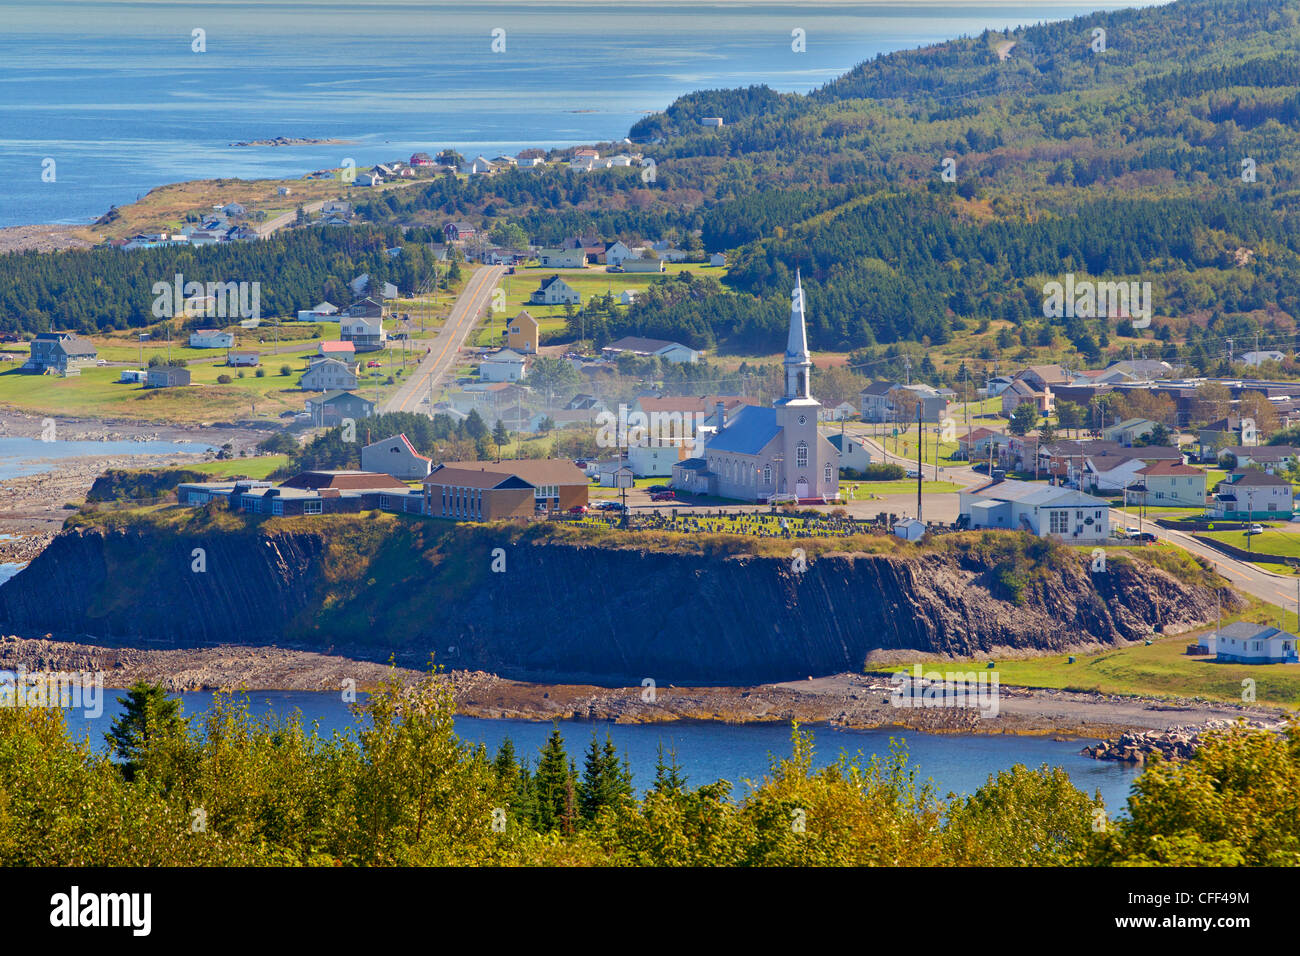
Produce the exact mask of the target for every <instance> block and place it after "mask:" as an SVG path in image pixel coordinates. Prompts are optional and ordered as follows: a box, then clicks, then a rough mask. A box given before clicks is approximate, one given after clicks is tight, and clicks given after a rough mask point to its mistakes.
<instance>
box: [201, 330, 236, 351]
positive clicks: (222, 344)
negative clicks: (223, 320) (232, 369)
mask: <svg viewBox="0 0 1300 956" xmlns="http://www.w3.org/2000/svg"><path fill="white" fill-rule="evenodd" d="M234 344H235V336H234V333H232V332H222V331H221V330H219V329H196V330H194V331H193V332H191V333H190V348H192V349H228V348H230V347H232V346H233V345H234Z"/></svg>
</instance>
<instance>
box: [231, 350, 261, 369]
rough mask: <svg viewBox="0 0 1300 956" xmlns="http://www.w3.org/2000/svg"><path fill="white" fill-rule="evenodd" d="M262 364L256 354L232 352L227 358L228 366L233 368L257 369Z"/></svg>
mask: <svg viewBox="0 0 1300 956" xmlns="http://www.w3.org/2000/svg"><path fill="white" fill-rule="evenodd" d="M261 362H262V360H261V357H260V356H259V355H258V354H257V353H256V352H231V353H230V354H229V355H227V356H226V364H227V365H229V366H230V367H231V368H257V366H258V365H260V364H261Z"/></svg>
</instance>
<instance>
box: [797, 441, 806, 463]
mask: <svg viewBox="0 0 1300 956" xmlns="http://www.w3.org/2000/svg"><path fill="white" fill-rule="evenodd" d="M794 460H795V464H796V465H797V466H798V467H800V468H807V467H808V446H807V445H806V444H804V443H803V442H800V443H799V447H798V448H797V449H795V454H794Z"/></svg>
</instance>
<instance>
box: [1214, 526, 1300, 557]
mask: <svg viewBox="0 0 1300 956" xmlns="http://www.w3.org/2000/svg"><path fill="white" fill-rule="evenodd" d="M1196 536H1197V537H1198V538H1210V539H1211V540H1213V541H1222V542H1223V543H1224V544H1230V545H1232V546H1234V547H1237V548H1241V549H1242V550H1243V551H1245V550H1250V551H1258V552H1260V553H1261V554H1280V555H1282V556H1284V557H1288V558H1300V534H1296V533H1292V532H1287V531H1275V530H1273V529H1272V528H1270V527H1269V526H1268V525H1265V526H1264V531H1263V532H1262V533H1261V534H1252V535H1248V534H1246V532H1244V531H1198V532H1197V533H1196Z"/></svg>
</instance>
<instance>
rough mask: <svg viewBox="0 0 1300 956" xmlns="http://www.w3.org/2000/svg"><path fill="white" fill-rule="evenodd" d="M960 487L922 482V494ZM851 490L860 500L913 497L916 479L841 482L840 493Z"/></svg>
mask: <svg viewBox="0 0 1300 956" xmlns="http://www.w3.org/2000/svg"><path fill="white" fill-rule="evenodd" d="M962 487H963V486H962V485H958V484H955V483H953V482H951V481H922V483H921V493H922V494H950V493H952V492H957V491H961V489H962ZM850 488H852V489H853V494H854V497H855V498H858V499H861V498H865V497H867V495H914V494H916V479H915V478H903V479H901V480H899V481H841V482H840V491H842V492H843V493H844V494H845V495H847V494H848V490H849V489H850Z"/></svg>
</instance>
